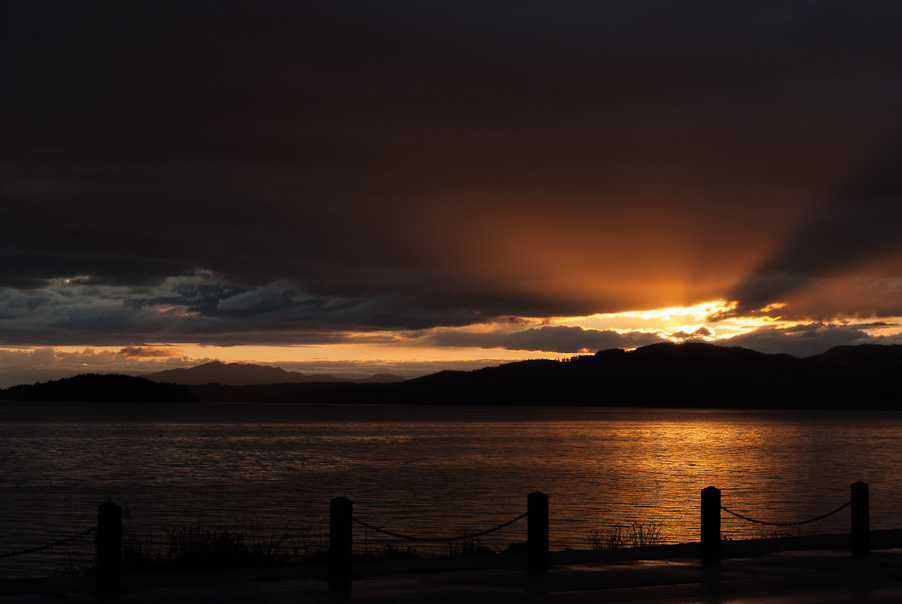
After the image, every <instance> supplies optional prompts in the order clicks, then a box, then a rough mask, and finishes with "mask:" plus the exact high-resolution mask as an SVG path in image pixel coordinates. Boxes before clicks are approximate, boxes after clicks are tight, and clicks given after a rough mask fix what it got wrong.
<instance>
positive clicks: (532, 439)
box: [0, 402, 902, 577]
mask: <svg viewBox="0 0 902 604" xmlns="http://www.w3.org/2000/svg"><path fill="white" fill-rule="evenodd" d="M900 434H902V414H898V413H887V412H865V413H852V412H795V411H793V412H778V411H748V410H741V411H710V410H705V411H673V410H631V409H585V408H516V407H504V408H485V407H443V406H422V407H410V406H357V405H348V406H341V405H336V406H328V405H316V406H307V405H290V404H219V403H216V404H193V405H170V404H158V405H153V404H137V405H136V404H129V405H124V404H123V405H115V404H62V403H52V404H47V403H40V404H38V403H10V402H3V403H0V534H2V535H4V536H5V537H4V540H3V543H2V544H0V554H2V553H5V552H8V551H16V550H19V549H23V548H25V547H31V546H35V545H40V544H42V543H47V542H50V541H53V540H55V539H58V538H60V537H65V536H67V535H69V534H74V533H76V532H80V531H81V530H83V529H85V528H88V527H90V526H93V524H95V523H96V508H97V505H98V504H100V503H102V502H104V501H106V500H107V498H112V499H113V500H114V501H115V502H117V503H119V504H121V505H124V506H127V508H128V511H129V516H130V525H131V527H132V528H133V529H134V530H139V529H140V530H148V531H149V530H157V531H159V530H164V529H165V528H166V527H169V528H170V529H171V528H172V527H175V526H177V525H179V524H180V523H185V522H192V521H194V520H196V519H198V518H200V519H202V520H203V521H204V522H206V523H208V524H210V525H212V526H218V525H223V526H236V525H239V524H240V525H243V526H244V527H248V526H252V527H253V530H254V531H255V532H257V533H258V534H261V535H262V534H266V533H267V532H273V531H275V532H284V531H290V530H295V529H299V528H303V529H305V530H307V531H311V532H312V531H324V530H325V526H326V525H327V522H328V507H329V500H330V499H332V498H333V497H337V496H345V497H349V498H351V499H352V500H353V501H354V512H355V515H356V516H357V517H359V518H361V519H362V520H365V521H367V522H369V523H371V524H374V525H377V526H383V527H386V528H388V529H391V530H394V531H397V532H401V533H405V534H415V535H422V536H438V537H442V536H453V535H462V534H466V533H471V532H476V531H479V530H483V529H486V528H490V527H492V526H495V525H497V524H501V523H503V522H505V521H506V520H509V519H510V518H512V517H514V516H516V515H518V514H520V513H522V512H523V511H525V510H526V497H527V495H528V494H529V493H530V492H532V491H535V490H540V491H543V492H545V493H547V494H548V495H549V500H550V520H551V546H552V548H553V549H561V548H564V547H573V548H587V547H590V546H591V543H592V536H593V534H597V533H600V534H605V533H607V532H610V531H611V530H613V529H614V528H615V527H616V526H618V525H619V526H623V525H629V524H631V523H632V522H634V521H639V522H645V523H648V522H659V523H660V524H661V528H662V534H663V537H664V538H665V540H666V541H667V542H673V543H676V542H685V541H695V540H697V539H698V516H699V510H698V507H699V492H700V490H701V489H702V488H704V487H706V486H709V485H714V486H717V487H718V488H721V489H723V503H724V505H725V506H727V507H729V508H732V509H735V510H736V511H739V512H741V513H743V514H746V515H749V516H752V517H755V518H759V519H762V520H769V521H773V520H776V521H792V520H801V519H806V518H811V517H815V516H818V515H820V514H823V513H825V512H827V511H830V510H832V509H834V508H836V507H838V506H840V505H841V504H843V503H845V502H846V501H848V499H849V485H850V484H851V483H852V482H855V481H856V480H863V481H865V482H868V483H870V485H871V523H872V528H875V529H882V528H898V527H900V526H902V513H900V511H899V510H898V509H897V506H895V505H894V502H895V501H897V500H898V498H899V497H900V496H902V477H900V476H899V473H898V472H897V471H896V462H897V460H898V459H900V458H902V442H900V439H899V435H900ZM848 524H849V516H848V510H845V511H844V512H841V513H839V514H837V515H835V516H833V517H831V518H829V519H827V520H824V521H821V522H818V523H815V524H811V525H806V526H805V527H803V528H801V529H792V532H793V534H797V533H801V534H814V533H831V532H848ZM723 526H724V531H725V533H726V534H727V536H729V537H732V538H747V537H756V536H762V535H767V534H773V533H774V530H775V529H772V528H767V527H762V526H759V525H753V524H749V523H746V522H742V521H739V520H734V519H733V518H732V517H729V516H726V515H725V516H724V521H723ZM779 530H781V531H782V530H785V529H779ZM525 534H526V523H525V521H524V522H520V523H517V524H514V525H513V526H511V527H509V528H506V529H504V530H503V531H499V532H498V533H494V534H492V535H489V536H487V537H484V538H481V539H480V542H481V544H483V545H488V546H490V547H493V548H495V549H496V550H497V549H503V548H504V547H506V546H507V545H508V544H509V543H512V542H518V541H525ZM355 535H356V537H355V538H357V539H358V541H359V542H360V543H358V544H357V547H372V546H376V545H377V544H379V543H381V542H380V541H379V538H378V536H377V535H376V534H374V533H372V532H371V531H363V530H362V529H360V530H357V532H356V533H355ZM91 547H92V544H91V541H90V538H88V539H83V540H80V541H78V542H74V543H73V544H71V545H70V546H67V547H64V548H55V549H54V550H51V551H48V552H44V553H41V554H33V555H31V556H23V557H18V558H14V559H3V560H0V577H2V576H11V575H15V574H35V573H37V574H46V570H47V569H48V567H52V568H57V569H58V568H60V567H65V566H66V565H69V564H76V565H77V564H79V563H83V562H84V560H89V559H90V552H91ZM415 547H417V548H418V550H420V551H427V550H428V547H426V546H420V545H416V546H415Z"/></svg>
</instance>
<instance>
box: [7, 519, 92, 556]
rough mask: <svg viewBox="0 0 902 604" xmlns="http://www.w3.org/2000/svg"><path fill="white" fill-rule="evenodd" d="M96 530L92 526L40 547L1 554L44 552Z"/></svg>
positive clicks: (21, 554) (22, 554)
mask: <svg viewBox="0 0 902 604" xmlns="http://www.w3.org/2000/svg"><path fill="white" fill-rule="evenodd" d="M96 530H97V527H96V526H92V527H91V528H89V529H88V530H86V531H82V532H80V533H78V534H77V535H72V536H71V537H66V538H65V539H60V540H59V541H54V542H53V543H48V544H47V545H39V546H38V547H32V548H30V549H24V550H22V551H19V552H9V553H6V554H0V558H14V557H16V556H24V555H26V554H35V553H37V552H42V551H44V550H47V549H50V548H52V547H58V546H60V545H65V544H67V543H70V542H72V541H75V540H76V539H81V538H82V537H86V536H87V535H90V534H91V533H93V532H94V531H96Z"/></svg>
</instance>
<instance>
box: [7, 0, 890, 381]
mask: <svg viewBox="0 0 902 604" xmlns="http://www.w3.org/2000/svg"><path fill="white" fill-rule="evenodd" d="M900 23H902V4H900V3H898V2H887V1H880V0H874V1H871V2H867V3H858V2H834V1H818V0H779V1H768V0H755V1H745V0H739V1H737V2H721V1H716V2H715V1H708V2H695V1H691V0H689V1H686V2H673V1H671V0H616V1H615V0H593V1H584V2H568V1H555V2H538V1H530V0H523V1H518V2H484V1H480V2H470V1H466V0H460V1H454V2H451V1H441V0H415V1H414V0H410V1H392V0H388V1H380V2H354V1H347V2H335V1H334V0H332V1H324V2H315V1H313V2H306V1H305V2H297V1H294V0H292V1H288V0H258V1H256V2H246V1H245V2H237V1H234V0H218V1H216V2H212V1H202V0H201V1H194V2H172V1H167V0H130V1H129V2H120V3H107V2H91V1H86V2H66V3H45V2H37V1H34V0H25V1H20V0H8V1H5V2H3V3H2V6H0V74H2V86H0V387H5V386H10V385H13V384H18V383H31V382H34V381H37V380H45V379H55V378H58V377H63V376H66V375H73V374H75V373H83V372H99V373H105V372H120V373H132V374H139V373H144V372H151V371H159V370H162V369H168V368H173V367H182V366H191V365H196V364H199V363H202V362H207V361H210V360H214V359H216V360H223V361H230V362H254V363H262V364H270V365H277V366H281V367H284V368H286V369H289V370H296V371H301V372H304V373H320V372H326V373H332V374H334V375H346V376H349V377H361V376H365V375H370V374H372V373H377V372H391V373H396V374H398V375H402V376H405V377H413V376H416V375H423V374H425V373H430V372H433V371H438V370H441V369H448V368H452V369H472V368H476V367H482V366H485V365H492V364H499V363H502V362H506V361H510V360H516V359H525V358H567V357H569V356H573V355H577V354H586V353H593V352H595V351H597V350H601V349H605V348H627V349H629V348H635V347H637V346H643V345H646V344H652V343H656V342H661V341H677V342H678V341H708V342H714V343H718V344H724V345H738V346H745V347H749V348H753V349H756V350H760V351H762V352H768V353H781V352H785V353H789V354H793V355H796V356H808V355H813V354H818V353H821V352H823V351H825V350H827V349H828V348H830V347H832V346H836V345H843V344H862V343H880V344H890V343H902V237H899V235H898V234H899V232H900V227H902V170H900V169H899V168H900V160H902V75H900V73H902V72H900V70H899V65H902V37H900V36H899V35H898V30H899V24H900Z"/></svg>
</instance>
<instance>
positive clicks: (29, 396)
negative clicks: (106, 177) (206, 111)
mask: <svg viewBox="0 0 902 604" xmlns="http://www.w3.org/2000/svg"><path fill="white" fill-rule="evenodd" d="M900 376H902V346H900V345H890V346H881V345H861V346H841V347H837V348H833V349H831V350H829V351H827V352H826V353H824V354H821V355H817V356H813V357H806V358H802V359H800V358H796V357H792V356H789V355H785V354H763V353H759V352H755V351H753V350H749V349H745V348H739V347H724V346H716V345H711V344H702V343H686V344H668V343H664V344H653V345H651V346H645V347H643V348H638V349H636V350H632V351H624V350H621V349H611V350H603V351H600V352H598V353H596V354H594V355H581V356H576V357H572V358H571V359H569V360H568V361H566V362H561V361H553V360H530V361H520V362H515V363H507V364H504V365H500V366H497V367H486V368H483V369H478V370H475V371H442V372H439V373H434V374H430V375H427V376H423V377H421V378H416V379H411V380H406V381H403V382H396V383H354V382H308V383H282V384H260V385H246V386H227V385H222V384H204V385H174V384H160V383H155V382H151V381H149V380H146V379H142V378H130V377H128V376H96V375H95V376H76V377H74V378H68V379H67V380H59V381H57V382H46V383H42V384H35V385H33V386H17V387H14V388H8V389H7V390H5V391H0V399H12V400H42V401H45V400H78V401H81V400H94V401H104V400H119V401H173V402H188V401H192V400H193V401H200V402H213V401H221V402H237V401H242V402H243V401H271V402H302V403H394V404H464V405H554V406H571V405H572V406H623V407H628V406H639V407H672V408H732V407H740V408H850V409H859V408H872V409H898V408H902V397H900V396H899V392H898V390H899V387H898V384H899V378H900Z"/></svg>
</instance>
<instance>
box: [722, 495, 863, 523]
mask: <svg viewBox="0 0 902 604" xmlns="http://www.w3.org/2000/svg"><path fill="white" fill-rule="evenodd" d="M850 505H852V502H851V501H847V502H846V503H844V504H842V505H841V506H839V507H838V508H836V509H835V510H833V511H832V512H827V513H826V514H824V515H822V516H818V517H817V518H811V519H809V520H799V521H797V522H765V521H764V520H755V519H754V518H749V517H748V516H743V515H742V514H740V513H739V512H734V511H733V510H729V509H727V508H725V507H724V506H720V509H722V510H723V511H724V512H726V513H727V514H732V515H733V516H736V517H737V518H741V519H742V520H745V521H746V522H754V523H755V524H763V525H765V526H801V525H803V524H811V523H812V522H817V521H818V520H823V519H824V518H829V517H830V516H832V515H833V514H836V513H837V512H841V511H842V510H844V509H846V508H847V507H849V506H850Z"/></svg>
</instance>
